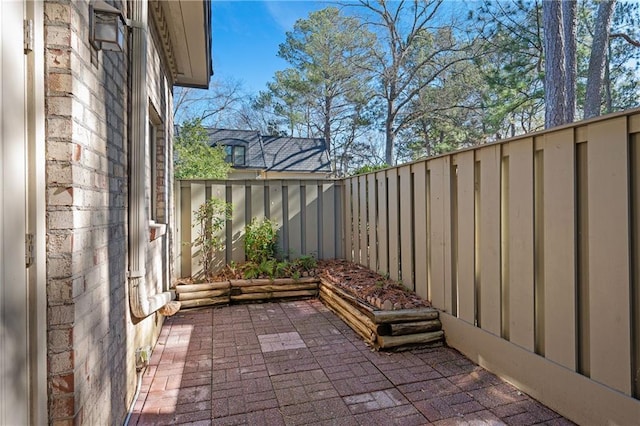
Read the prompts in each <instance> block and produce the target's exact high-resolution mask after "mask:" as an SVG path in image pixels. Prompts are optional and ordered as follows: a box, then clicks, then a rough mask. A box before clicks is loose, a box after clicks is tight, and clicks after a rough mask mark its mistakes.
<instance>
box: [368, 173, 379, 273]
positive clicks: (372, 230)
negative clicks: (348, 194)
mask: <svg viewBox="0 0 640 426" xmlns="http://www.w3.org/2000/svg"><path fill="white" fill-rule="evenodd" d="M376 188H377V187H376V175H375V174H373V173H371V174H368V175H367V193H368V194H369V197H368V201H367V208H368V210H369V211H368V213H369V214H368V220H367V222H368V223H369V227H368V229H367V230H368V233H369V269H371V270H372V271H375V270H377V269H378V237H377V218H376V203H377V199H376Z"/></svg>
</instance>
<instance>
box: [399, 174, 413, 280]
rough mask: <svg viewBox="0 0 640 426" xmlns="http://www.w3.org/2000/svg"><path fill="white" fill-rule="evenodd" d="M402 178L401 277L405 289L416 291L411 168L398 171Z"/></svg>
mask: <svg viewBox="0 0 640 426" xmlns="http://www.w3.org/2000/svg"><path fill="white" fill-rule="evenodd" d="M398 175H399V177H400V186H399V187H400V193H401V194H406V195H404V196H401V197H400V271H401V273H400V276H401V278H402V284H404V286H405V287H407V288H410V289H412V290H415V285H414V278H413V237H414V231H413V206H412V204H413V200H412V198H413V197H408V196H407V195H410V194H413V190H412V187H411V166H409V165H407V166H403V167H400V168H399V169H398Z"/></svg>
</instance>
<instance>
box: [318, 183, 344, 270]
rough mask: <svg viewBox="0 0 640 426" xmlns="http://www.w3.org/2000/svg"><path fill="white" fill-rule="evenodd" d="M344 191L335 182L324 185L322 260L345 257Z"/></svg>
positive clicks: (320, 254)
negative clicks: (343, 233)
mask: <svg viewBox="0 0 640 426" xmlns="http://www.w3.org/2000/svg"><path fill="white" fill-rule="evenodd" d="M341 194H342V189H341V188H340V187H339V186H338V185H337V184H336V183H334V182H331V183H323V184H322V222H321V225H322V227H321V228H320V229H321V231H322V232H321V233H320V235H321V236H322V250H320V252H319V253H318V257H319V258H320V259H333V258H340V257H342V256H343V252H342V223H341V218H342V201H341V200H342V198H341V197H342V195H341Z"/></svg>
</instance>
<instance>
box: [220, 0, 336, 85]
mask: <svg viewBox="0 0 640 426" xmlns="http://www.w3.org/2000/svg"><path fill="white" fill-rule="evenodd" d="M328 4H329V3H327V2H321V1H311V0H308V1H291V0H290V1H241V0H235V1H223V0H213V1H212V29H213V69H214V73H215V74H214V78H215V79H228V78H232V79H235V80H240V81H242V82H243V83H244V86H245V88H246V89H247V90H248V91H250V92H257V91H259V90H263V89H264V88H265V86H266V83H267V82H268V81H269V80H271V77H272V76H273V74H274V73H275V72H276V71H278V70H281V69H284V68H286V67H287V63H286V62H285V61H283V60H282V59H280V58H278V57H277V54H278V45H279V44H280V43H282V42H284V40H285V33H286V32H287V31H291V30H292V29H293V25H294V24H295V22H296V21H297V20H298V19H301V18H302V19H304V18H307V16H308V15H309V12H312V11H314V10H320V9H323V8H325V7H326V6H327V5H328Z"/></svg>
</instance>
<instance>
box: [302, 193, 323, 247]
mask: <svg viewBox="0 0 640 426" xmlns="http://www.w3.org/2000/svg"><path fill="white" fill-rule="evenodd" d="M304 194H305V202H304V203H303V206H304V207H306V208H305V209H304V211H305V213H306V214H305V225H304V236H305V239H304V244H303V247H302V252H304V253H318V250H319V245H318V232H317V231H318V223H319V222H318V185H305V186H304Z"/></svg>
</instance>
